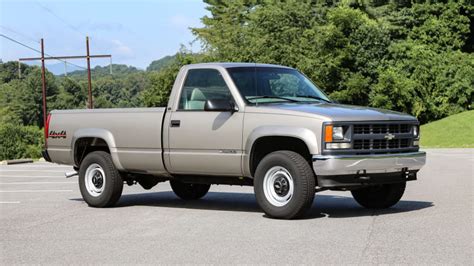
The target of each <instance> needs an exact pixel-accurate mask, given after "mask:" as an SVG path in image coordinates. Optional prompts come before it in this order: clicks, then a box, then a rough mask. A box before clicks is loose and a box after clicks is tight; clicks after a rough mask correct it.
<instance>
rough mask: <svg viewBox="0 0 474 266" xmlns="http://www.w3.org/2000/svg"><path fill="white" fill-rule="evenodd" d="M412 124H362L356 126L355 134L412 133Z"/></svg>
mask: <svg viewBox="0 0 474 266" xmlns="http://www.w3.org/2000/svg"><path fill="white" fill-rule="evenodd" d="M411 127H412V125H411V124H360V125H354V134H363V135H366V134H386V133H391V134H404V133H410V132H411Z"/></svg>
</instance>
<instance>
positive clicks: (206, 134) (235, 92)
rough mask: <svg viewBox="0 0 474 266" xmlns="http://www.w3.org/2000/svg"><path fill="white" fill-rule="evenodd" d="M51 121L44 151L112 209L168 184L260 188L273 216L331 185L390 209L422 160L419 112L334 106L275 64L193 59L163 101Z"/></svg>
mask: <svg viewBox="0 0 474 266" xmlns="http://www.w3.org/2000/svg"><path fill="white" fill-rule="evenodd" d="M47 127H48V130H47V132H48V133H49V134H48V136H47V149H46V150H45V151H44V152H43V156H44V157H45V159H46V160H48V161H51V162H55V163H59V164H67V165H72V166H74V169H75V170H76V171H77V172H75V173H69V174H68V175H69V176H73V175H75V174H78V176H79V187H80V190H81V194H82V196H83V198H84V200H85V201H86V202H87V203H88V204H89V205H90V206H93V207H108V206H113V205H114V204H115V203H116V202H117V201H118V200H119V198H120V196H121V194H122V189H123V185H124V183H126V184H128V185H133V184H136V183H138V184H140V185H141V186H142V187H143V188H145V189H150V188H152V187H153V186H155V185H156V184H158V183H159V182H165V181H170V183H171V188H172V189H173V191H174V192H175V193H176V195H177V196H178V197H180V198H183V199H185V200H195V199H199V198H201V197H203V196H205V195H206V193H207V192H208V190H209V188H210V185H211V184H237V185H249V186H253V187H254V191H255V195H256V200H257V202H258V204H259V205H260V207H261V208H262V209H263V211H264V212H265V213H266V214H267V215H269V216H271V217H275V218H285V219H290V218H294V217H298V216H301V215H303V214H304V212H305V211H306V210H307V209H308V208H309V207H310V206H311V204H312V202H313V199H314V195H315V193H316V192H318V191H323V190H328V189H329V190H349V191H351V193H352V195H353V197H354V199H355V200H356V201H357V202H358V203H359V204H360V205H362V206H364V207H367V208H388V207H391V206H392V205H394V204H396V203H397V202H398V201H399V200H400V198H401V197H402V195H403V193H404V190H405V184H406V181H409V180H415V179H416V175H417V172H418V171H419V170H420V168H421V167H422V166H423V165H424V164H425V153H424V152H420V151H419V147H418V144H419V135H420V133H419V123H418V121H417V120H416V118H414V117H412V116H409V115H407V114H402V113H398V112H393V111H386V110H380V109H374V108H367V107H359V106H349V105H341V104H337V103H334V102H332V101H331V100H330V99H329V98H328V97H327V96H326V95H325V94H324V93H323V92H322V91H321V90H320V89H319V88H318V87H317V86H316V85H315V84H314V83H312V82H311V81H310V80H309V79H308V78H307V77H306V76H305V75H303V74H302V73H300V72H298V71H297V70H295V69H292V68H289V67H284V66H277V65H265V64H250V63H207V64H194V65H187V66H184V67H182V69H181V70H180V72H179V74H178V76H177V78H176V81H175V83H174V86H173V88H172V91H171V95H170V98H169V103H168V105H167V106H166V107H165V108H133V109H94V110H62V111H59V110H55V111H52V112H51V113H50V116H49V117H48V123H47Z"/></svg>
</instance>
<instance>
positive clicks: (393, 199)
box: [351, 182, 406, 209]
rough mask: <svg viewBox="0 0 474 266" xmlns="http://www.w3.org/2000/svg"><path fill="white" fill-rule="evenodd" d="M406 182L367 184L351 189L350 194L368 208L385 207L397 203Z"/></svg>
mask: <svg viewBox="0 0 474 266" xmlns="http://www.w3.org/2000/svg"><path fill="white" fill-rule="evenodd" d="M405 186H406V182H403V183H396V184H384V185H377V186H369V187H364V188H360V189H356V190H352V191H351V193H352V196H353V197H354V199H355V200H356V201H357V203H359V204H360V205H361V206H363V207H365V208H368V209H385V208H390V207H392V206H393V205H395V204H397V202H399V201H400V199H401V198H402V196H403V193H404V192H405Z"/></svg>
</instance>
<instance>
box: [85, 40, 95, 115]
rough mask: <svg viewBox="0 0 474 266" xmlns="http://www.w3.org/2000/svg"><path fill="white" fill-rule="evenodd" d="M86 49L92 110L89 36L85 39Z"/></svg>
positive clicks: (90, 106)
mask: <svg viewBox="0 0 474 266" xmlns="http://www.w3.org/2000/svg"><path fill="white" fill-rule="evenodd" d="M86 48H87V55H86V58H87V81H88V83H89V108H91V109H92V108H94V105H93V102H92V81H91V57H90V53H89V36H87V37H86Z"/></svg>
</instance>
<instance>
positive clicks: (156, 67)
mask: <svg viewBox="0 0 474 266" xmlns="http://www.w3.org/2000/svg"><path fill="white" fill-rule="evenodd" d="M175 62H176V55H168V56H165V57H163V58H160V59H158V60H155V61H153V62H151V64H150V65H149V66H148V67H147V68H146V71H160V70H161V69H163V68H165V67H168V66H171V65H172V64H174V63H175Z"/></svg>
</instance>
